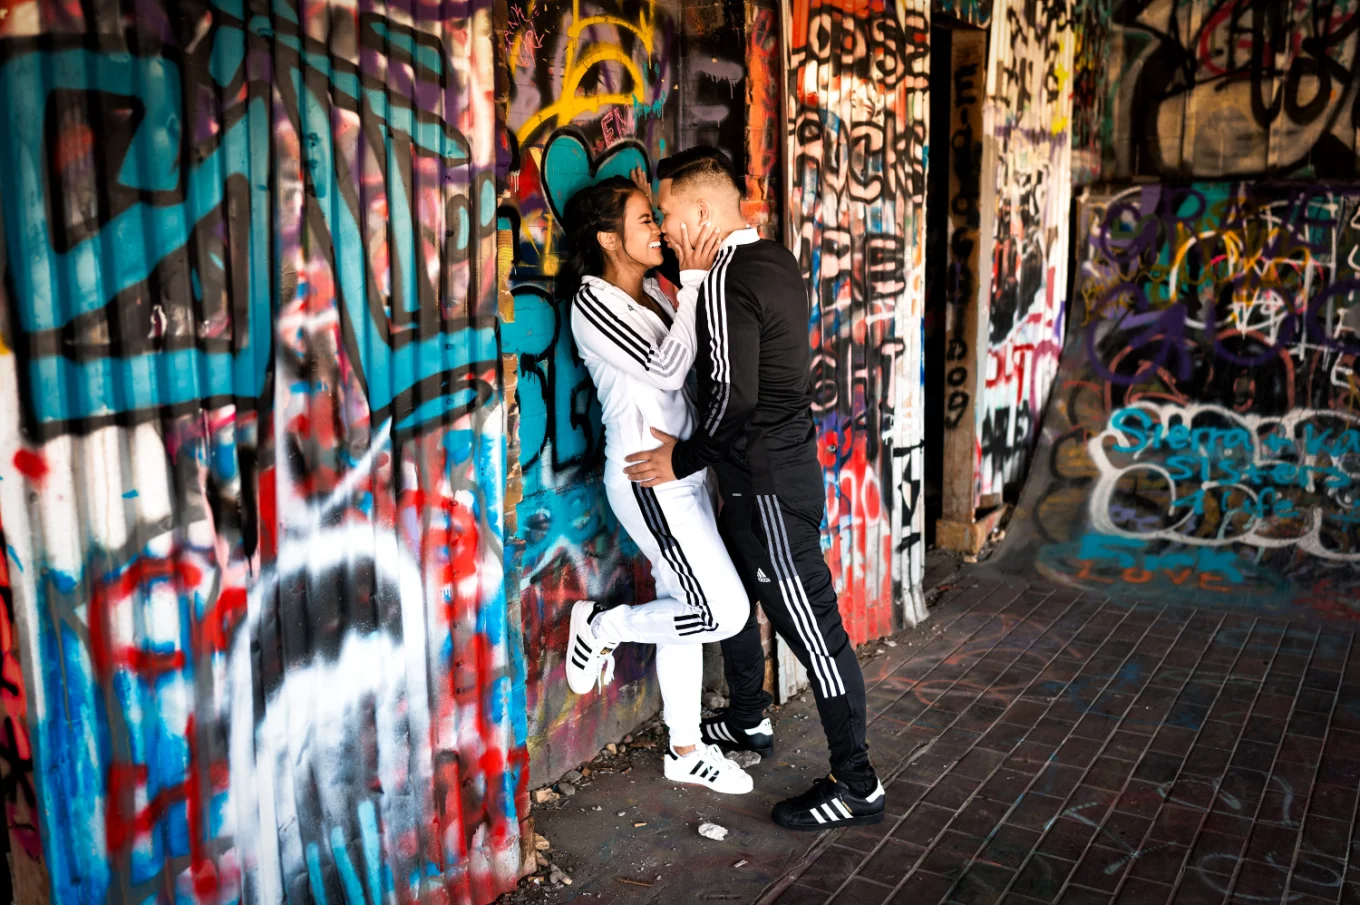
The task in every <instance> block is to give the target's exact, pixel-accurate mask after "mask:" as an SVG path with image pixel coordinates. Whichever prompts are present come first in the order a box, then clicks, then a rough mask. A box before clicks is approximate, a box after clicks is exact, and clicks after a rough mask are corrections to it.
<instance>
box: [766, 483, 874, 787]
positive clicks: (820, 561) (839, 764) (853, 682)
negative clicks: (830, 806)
mask: <svg viewBox="0 0 1360 905" xmlns="http://www.w3.org/2000/svg"><path fill="white" fill-rule="evenodd" d="M756 507H757V510H758V515H757V519H756V525H757V526H758V529H759V531H760V539H761V541H762V546H763V548H764V552H765V554H766V555H767V556H768V561H769V568H770V569H771V570H772V571H771V572H770V573H767V574H768V576H769V578H770V579H771V582H770V583H769V584H763V585H760V590H761V601H762V603H763V604H764V605H765V613H766V615H767V616H768V617H769V618H770V621H771V622H773V623H774V625H775V628H776V629H777V630H778V631H779V633H780V634H781V635H782V636H784V639H785V641H787V642H788V643H789V646H790V647H791V648H792V649H793V651H794V653H795V655H797V656H798V659H799V660H800V661H801V662H802V664H803V666H804V667H805V668H806V669H807V671H808V675H809V677H810V678H811V681H812V692H813V696H814V697H815V699H816V701H817V712H818V714H819V715H820V716H821V719H822V729H823V731H825V733H826V740H827V745H828V747H829V748H830V751H831V771H832V773H833V775H834V776H835V777H836V778H837V779H838V780H840V781H841V782H843V783H845V784H846V786H848V787H849V789H850V791H851V792H852V793H853V794H855V795H859V796H866V795H870V794H872V793H873V792H874V790H875V789H876V788H877V786H878V778H877V776H876V775H875V773H874V768H873V766H872V764H870V762H869V746H868V743H867V742H866V741H865V723H866V710H867V707H866V702H865V698H864V675H863V673H861V672H860V668H859V661H858V660H857V659H856V658H855V650H854V647H853V646H852V645H851V644H850V637H849V636H848V635H847V634H846V632H845V627H844V626H843V625H842V624H841V615H840V609H839V608H838V606H837V597H836V589H835V585H834V584H833V583H832V580H831V570H830V569H828V568H827V566H826V560H825V559H824V558H823V556H822V545H821V512H820V511H814V508H815V507H802V506H793V505H789V504H787V503H785V502H783V501H781V500H780V499H779V497H777V496H774V495H762V496H758V497H757V498H756ZM767 589H777V591H774V592H773V593H772V591H771V590H767ZM776 596H777V600H775V599H772V597H776ZM776 612H778V616H776Z"/></svg>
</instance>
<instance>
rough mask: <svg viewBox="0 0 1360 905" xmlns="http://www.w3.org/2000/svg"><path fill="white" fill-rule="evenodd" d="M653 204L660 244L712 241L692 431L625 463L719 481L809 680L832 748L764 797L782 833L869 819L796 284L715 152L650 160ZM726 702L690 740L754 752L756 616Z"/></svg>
mask: <svg viewBox="0 0 1360 905" xmlns="http://www.w3.org/2000/svg"><path fill="white" fill-rule="evenodd" d="M657 176H658V178H659V179H660V186H659V193H658V196H657V202H658V206H659V208H660V210H661V214H662V216H663V220H662V224H661V229H662V232H663V233H664V234H665V236H666V241H667V242H668V243H670V244H671V245H672V246H673V247H675V248H679V247H681V245H682V243H684V242H687V241H692V240H693V239H694V237H697V236H698V235H699V233H700V230H701V229H702V227H703V226H704V224H705V223H707V224H710V225H711V226H713V227H715V228H717V229H718V231H719V234H720V235H722V236H723V237H724V238H723V242H722V245H721V250H720V251H719V253H718V257H717V260H716V261H715V262H714V265H713V268H712V270H710V271H709V274H708V277H707V279H706V280H705V281H704V283H703V285H702V288H701V289H700V295H699V301H698V312H697V317H696V323H695V327H696V332H697V339H698V344H699V351H698V355H697V357H696V359H695V369H696V371H697V372H698V404H697V425H696V426H695V429H694V432H693V434H692V436H691V437H690V438H689V439H688V440H684V441H680V442H677V441H676V439H675V438H674V437H670V436H668V435H666V434H663V433H661V432H660V431H655V430H654V431H653V433H655V434H656V436H657V438H658V439H659V440H661V441H662V445H661V446H660V447H658V448H657V449H654V450H650V451H647V452H641V453H636V454H634V455H632V456H629V457H628V461H629V462H630V463H632V464H631V465H630V466H629V467H628V468H627V469H626V473H627V474H628V475H629V476H630V477H631V478H632V479H633V480H634V481H638V482H640V483H641V484H642V485H643V486H646V487H652V486H655V485H656V484H662V483H665V482H667V481H674V480H676V479H678V478H683V477H685V476H686V475H690V474H693V473H694V472H696V471H698V470H699V469H701V468H704V467H709V468H712V469H713V470H714V472H715V473H716V474H717V477H718V486H719V489H720V492H721V494H722V500H723V508H722V512H721V514H720V516H719V528H720V530H721V532H722V534H723V539H724V540H725V541H726V543H727V546H728V549H729V550H730V552H731V554H732V559H733V561H734V562H735V564H736V566H737V571H738V572H739V573H741V577H742V581H743V582H744V583H745V585H746V588H747V590H748V592H749V593H750V594H751V596H752V597H754V598H756V599H758V600H759V601H760V603H761V606H762V607H764V609H765V613H766V615H767V617H768V618H769V620H770V622H771V623H772V624H773V625H774V627H775V630H776V631H778V632H779V634H780V635H781V636H782V637H783V638H784V640H785V641H786V642H787V643H788V644H789V646H790V647H791V648H792V649H793V651H794V653H795V654H796V655H797V657H798V659H799V660H800V661H801V662H802V664H803V666H804V667H806V668H807V671H808V674H809V675H810V676H811V678H812V690H813V694H814V695H815V697H816V700H817V710H818V713H819V714H820V716H821V719H822V728H823V729H824V730H825V732H826V738H827V743H828V745H829V747H830V749H831V775H830V776H828V777H827V778H825V779H821V780H818V781H817V782H816V783H815V784H814V785H813V787H812V788H811V789H809V790H808V791H807V792H805V793H804V794H802V795H799V796H797V797H795V798H790V799H788V800H786V801H782V802H780V803H779V804H777V805H776V806H775V808H774V811H773V813H772V815H771V816H772V817H773V819H774V821H775V822H776V823H778V824H779V825H780V826H783V827H787V828H789V829H800V830H821V829H832V828H836V827H840V826H853V825H860V824H868V823H877V822H879V821H881V820H882V819H883V812H884V810H883V809H884V792H883V786H882V784H881V783H880V782H879V781H878V777H877V775H876V774H875V773H874V768H873V766H872V764H870V762H869V752H868V745H867V744H866V742H865V738H864V731H865V709H866V708H865V698H864V677H863V675H862V674H861V673H860V669H859V662H858V661H857V660H856V659H855V652H854V649H853V648H852V647H851V644H850V639H849V637H848V636H847V635H846V633H845V628H844V626H842V624H841V617H840V611H839V609H838V608H837V605H836V590H835V587H834V586H833V584H832V581H831V571H830V570H829V569H828V568H827V566H826V561H825V560H824V559H823V558H822V546H821V536H820V529H821V523H822V518H823V515H824V512H825V506H826V498H825V495H824V490H823V487H822V472H821V466H820V464H819V463H818V461H817V446H816V434H815V431H814V429H813V425H812V416H811V403H812V392H811V381H810V368H809V359H810V351H809V349H808V341H807V323H808V315H809V302H808V294H807V287H806V286H805V285H804V283H803V278H802V276H801V274H800V273H799V270H798V262H797V261H796V260H795V259H794V257H793V255H792V254H790V253H789V251H788V250H787V249H786V248H784V247H783V246H782V245H778V244H776V243H774V242H768V241H765V240H763V239H761V238H760V236H759V234H758V233H757V232H756V231H755V230H754V229H751V228H749V227H748V226H747V225H746V222H745V220H744V218H743V216H742V213H741V190H740V188H739V187H738V185H737V182H736V180H735V178H734V177H733V176H732V173H731V170H729V169H728V167H727V166H726V163H725V162H724V160H723V159H722V158H721V157H720V156H718V154H717V152H715V151H713V150H712V149H707V148H696V149H692V150H689V151H684V152H682V153H680V154H677V155H675V156H673V157H670V158H668V159H667V160H665V161H662V163H661V165H660V167H658V170H657ZM722 650H723V658H724V660H725V664H724V667H725V672H726V676H727V685H728V690H729V692H730V694H731V704H730V706H729V707H728V708H727V710H726V711H725V712H724V713H721V714H719V715H718V716H716V717H713V718H711V719H709V720H706V721H705V722H704V724H703V726H702V732H703V735H704V738H705V741H708V742H712V743H716V744H719V745H722V746H724V747H725V748H727V749H729V750H731V749H733V748H746V749H750V750H754V751H759V752H761V753H765V754H768V753H769V752H770V751H771V750H772V748H773V744H774V737H773V732H772V730H771V728H770V724H769V721H768V720H765V718H764V711H765V708H766V707H767V706H769V704H770V696H769V695H768V694H766V693H765V691H764V688H763V685H764V677H765V663H764V653H763V651H762V650H761V644H760V631H759V628H758V626H757V623H756V617H755V610H754V609H752V613H751V618H750V619H749V620H748V622H747V624H746V626H745V627H744V628H743V629H742V630H741V632H739V633H738V634H737V635H736V636H734V637H732V638H730V639H728V640H726V641H724V642H722Z"/></svg>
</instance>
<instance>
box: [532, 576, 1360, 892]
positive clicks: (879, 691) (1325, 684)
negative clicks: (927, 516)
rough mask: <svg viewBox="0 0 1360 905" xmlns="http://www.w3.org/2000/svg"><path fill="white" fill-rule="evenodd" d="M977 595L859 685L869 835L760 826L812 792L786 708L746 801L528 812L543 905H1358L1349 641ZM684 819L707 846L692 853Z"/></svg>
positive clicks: (1009, 586)
mask: <svg viewBox="0 0 1360 905" xmlns="http://www.w3.org/2000/svg"><path fill="white" fill-rule="evenodd" d="M978 576H979V577H977V578H976V579H975V581H976V583H975V584H973V585H972V586H971V587H967V588H962V589H956V590H954V591H951V592H949V593H948V594H946V596H945V597H944V599H942V601H941V602H940V604H939V605H937V607H935V608H934V609H933V610H932V617H931V619H930V620H929V621H928V622H927V623H926V624H925V625H924V626H921V627H919V628H918V629H916V630H914V631H912V632H910V633H907V634H906V635H904V636H903V637H902V638H900V639H898V646H897V647H895V648H888V649H885V650H884V652H883V654H882V655H880V656H878V657H877V658H875V659H873V660H871V661H870V662H869V663H868V664H866V678H867V679H868V681H869V685H870V691H869V710H870V714H871V723H870V729H869V736H870V742H871V745H872V746H873V753H874V757H875V762H876V764H877V765H878V767H879V769H880V771H881V773H883V775H884V777H885V779H886V780H887V781H888V783H887V784H888V800H889V811H890V816H889V819H888V820H886V821H885V822H884V823H883V824H881V825H879V826H877V827H872V828H868V829H860V830H841V831H836V832H831V833H824V834H821V835H820V836H815V837H808V836H803V835H796V834H789V833H780V832H779V831H777V830H775V829H774V828H773V827H772V826H771V825H770V824H768V822H766V820H765V814H767V813H768V807H769V805H770V804H771V803H773V801H774V800H777V798H779V797H781V796H782V795H783V794H786V792H787V791H792V790H801V788H802V787H804V786H806V784H807V781H808V780H809V779H810V778H812V777H813V776H815V775H817V773H818V772H819V771H821V770H823V769H825V768H824V766H823V757H824V755H823V754H822V751H823V747H822V743H821V741H820V727H819V725H818V724H817V722H816V717H815V712H814V711H813V709H812V705H811V703H810V702H805V703H802V704H791V705H789V706H788V707H786V708H784V711H783V712H782V713H781V720H780V724H779V726H778V728H777V733H778V735H777V738H778V741H779V744H780V748H779V749H778V751H779V753H778V756H777V757H776V758H774V761H775V763H767V764H762V765H760V766H758V767H756V768H754V769H753V771H752V772H753V774H754V775H755V776H756V782H757V791H756V793H754V794H753V795H751V796H744V797H743V798H741V799H726V800H719V797H718V796H707V795H700V796H695V795H693V794H692V793H680V792H677V791H676V790H675V788H674V787H671V786H669V785H668V784H666V783H664V782H663V781H661V780H660V779H659V778H658V777H656V776H654V775H653V772H659V766H660V765H659V763H658V764H657V765H656V771H652V770H651V768H650V767H648V768H646V770H645V771H644V769H642V768H639V769H637V770H635V771H634V773H633V774H630V777H631V778H629V777H623V776H613V777H602V778H601V779H600V780H598V781H596V782H594V783H593V784H592V785H591V787H588V788H586V789H584V790H582V792H581V793H580V794H578V795H577V796H575V797H574V798H572V799H570V800H569V806H564V807H559V808H558V809H556V810H544V811H543V812H542V813H541V816H540V817H539V823H540V827H541V829H542V830H543V831H544V832H546V833H547V834H548V835H549V838H550V839H552V840H553V842H554V845H555V846H560V847H561V851H562V857H563V858H564V859H565V861H566V862H568V866H569V867H570V868H573V869H574V870H575V871H576V873H575V874H574V876H575V877H576V879H577V883H575V884H574V885H573V886H572V887H568V888H565V889H561V890H557V891H556V892H553V893H550V894H547V898H549V899H556V900H561V901H568V900H580V901H592V902H598V901H608V902H639V903H640V902H678V901H687V902H688V901H707V900H725V901H736V902H755V903H760V905H769V903H775V902H777V903H780V905H805V903H831V902H834V903H837V905H851V903H854V905H860V903H907V905H937V903H958V905H983V903H1006V905H1033V903H1052V902H1060V903H1063V905H1104V903H1111V902H1117V903H1120V905H1132V903H1137V905H1145V903H1146V905H1162V903H1172V902H1174V903H1193V905H1216V903H1224V902H1231V903H1233V905H1260V903H1267V902H1272V903H1286V902H1287V903H1296V905H1317V903H1323V902H1328V903H1337V902H1343V903H1351V902H1354V903H1360V872H1357V870H1356V869H1355V868H1352V867H1351V866H1350V851H1351V847H1350V841H1351V831H1352V827H1353V825H1354V823H1355V817H1356V797H1357V787H1360V651H1357V652H1356V654H1355V655H1353V654H1352V647H1353V635H1352V632H1351V630H1350V629H1349V627H1344V626H1343V627H1341V628H1338V627H1337V626H1336V625H1335V624H1332V625H1320V624H1316V623H1312V624H1310V623H1303V622H1298V623H1288V622H1284V621H1281V620H1279V619H1265V618H1257V617H1255V616H1253V615H1251V614H1249V613H1248V614H1241V613H1229V612H1219V611H1207V610H1197V609H1192V608H1185V607H1176V608H1170V607H1162V606H1149V605H1141V606H1130V605H1127V604H1118V603H1111V602H1106V601H1103V600H1102V599H1101V598H1100V597H1098V596H1094V595H1082V594H1080V593H1078V592H1074V591H1070V590H1053V589H1051V588H1046V587H1038V586H1025V585H1024V584H1022V583H1016V582H1014V581H1013V580H1007V581H1000V580H996V579H990V578H988V577H987V573H985V572H981V573H978ZM625 783H626V784H625ZM700 799H702V800H700ZM620 802H623V803H626V804H627V808H626V809H625V808H620V807H618V805H619V804H620ZM601 805H602V806H603V808H607V809H612V812H611V811H609V810H602V812H593V811H592V810H591V809H592V808H593V807H600V806H601ZM620 809H624V810H626V811H627V814H628V815H629V818H628V819H627V820H622V821H620V820H617V819H615V820H613V824H615V825H614V826H613V827H612V828H611V827H608V826H604V825H601V826H600V827H592V825H591V820H592V819H594V820H595V821H596V822H599V820H600V818H599V817H598V816H596V817H594V818H592V814H596V815H598V814H600V813H603V814H604V815H605V816H606V817H608V818H611V819H612V818H614V817H615V813H616V812H617V811H618V810H620ZM578 811H579V813H577V812H578ZM701 811H702V812H703V813H702V814H700V813H699V812H701ZM632 815H637V816H636V819H635V821H634V819H633V816H632ZM701 817H702V818H703V819H712V820H714V821H715V822H719V823H723V824H724V825H727V826H729V828H731V829H732V830H733V836H732V837H729V840H728V841H726V842H724V843H712V842H710V841H708V840H704V839H700V838H699V837H698V836H697V833H696V832H695V828H696V827H697V822H698V819H700V818H701ZM632 822H639V823H644V822H645V823H647V824H648V826H647V827H637V828H633V827H631V823H632ZM648 834H653V835H648ZM592 838H593V839H594V840H595V841H593V842H592V841H591V839H592ZM601 839H604V840H607V841H606V842H604V843H601V842H600V840H601ZM601 844H603V846H604V847H603V848H601V847H600V846H601ZM556 856H557V851H556V850H555V851H554V857H556ZM738 863H741V866H740V867H737V866H736V865H737V864H738ZM630 871H631V873H630ZM641 883H646V884H650V885H647V886H642V885H634V884H641Z"/></svg>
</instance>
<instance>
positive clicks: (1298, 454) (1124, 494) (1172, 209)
mask: <svg viewBox="0 0 1360 905" xmlns="http://www.w3.org/2000/svg"><path fill="white" fill-rule="evenodd" d="M1081 223H1082V224H1083V227H1084V228H1085V233H1086V235H1085V238H1084V240H1083V241H1082V244H1081V246H1080V247H1081V253H1080V257H1079V259H1078V260H1079V270H1078V273H1077V280H1076V286H1077V297H1076V299H1075V301H1074V312H1073V315H1074V317H1073V325H1072V329H1071V330H1070V332H1069V339H1068V344H1067V351H1066V353H1065V355H1064V364H1063V370H1062V373H1061V375H1060V377H1059V381H1060V382H1059V387H1058V389H1057V390H1056V391H1055V399H1054V405H1053V407H1052V408H1051V409H1050V414H1049V417H1048V419H1047V422H1046V425H1047V426H1046V436H1045V442H1044V445H1043V447H1042V448H1041V449H1040V451H1039V453H1038V456H1037V459H1036V464H1035V471H1034V474H1033V475H1032V477H1031V481H1030V483H1029V485H1028V487H1027V490H1026V494H1025V498H1024V500H1023V502H1022V506H1021V511H1020V513H1019V515H1018V516H1017V521H1019V520H1022V519H1023V520H1025V521H1027V522H1029V523H1030V524H1031V525H1032V530H1028V531H1027V536H1026V537H1025V538H1024V542H1023V543H1021V544H1017V545H1013V546H1012V547H1010V548H1009V549H1008V551H1006V552H1007V560H1008V562H1009V563H1010V564H1012V565H1014V566H1017V567H1018V566H1022V565H1024V564H1025V562H1026V561H1027V562H1028V564H1029V567H1032V566H1033V564H1034V563H1035V562H1037V563H1038V565H1039V568H1040V570H1041V571H1042V572H1043V573H1044V574H1046V575H1048V576H1050V577H1052V578H1054V579H1057V580H1060V581H1063V582H1067V583H1071V584H1076V585H1079V586H1082V587H1087V588H1092V589H1099V590H1101V592H1102V593H1111V594H1126V595H1136V596H1144V597H1154V596H1155V597H1156V598H1157V599H1161V600H1169V599H1177V598H1179V599H1185V600H1188V601H1191V600H1192V601H1193V602H1195V603H1196V604H1198V605H1209V604H1212V603H1214V602H1219V603H1221V604H1223V605H1233V606H1243V605H1249V606H1253V607H1261V608H1268V609H1279V610H1286V609H1288V610H1290V611H1291V612H1293V611H1296V610H1299V609H1305V608H1306V609H1311V610H1312V611H1314V612H1317V613H1321V614H1323V615H1325V616H1335V617H1342V618H1347V619H1349V618H1354V612H1355V607H1356V601H1357V600H1360V569H1357V568H1356V563H1357V561H1358V560H1360V527H1357V526H1360V503H1358V502H1357V501H1358V500H1360V386H1357V383H1356V376H1355V373H1354V371H1355V359H1356V357H1357V355H1358V354H1360V339H1358V338H1357V333H1358V332H1360V319H1357V312H1360V307H1357V293H1358V292H1360V274H1357V271H1356V266H1355V262H1354V253H1353V250H1354V248H1355V247H1356V245H1357V243H1358V242H1360V232H1358V231H1360V189H1356V188H1353V187H1329V186H1325V185H1323V186H1315V185H1314V186H1289V185H1286V184H1274V185H1268V184H1250V183H1197V184H1194V185H1191V186H1187V187H1183V188H1165V187H1157V186H1148V187H1143V188H1130V189H1127V190H1124V191H1121V192H1118V193H1117V194H1114V195H1111V196H1108V197H1103V198H1099V199H1097V200H1094V201H1091V202H1090V203H1088V204H1086V205H1084V206H1083V209H1082V214H1081ZM1012 524H1013V525H1014V524H1015V522H1013V523H1012ZM1014 533H1015V532H1014V530H1013V531H1012V534H1014Z"/></svg>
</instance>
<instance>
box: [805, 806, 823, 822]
mask: <svg viewBox="0 0 1360 905" xmlns="http://www.w3.org/2000/svg"><path fill="white" fill-rule="evenodd" d="M808 813H809V814H811V815H812V817H813V819H814V820H816V821H817V822H818V823H826V818H825V817H823V816H822V815H821V814H819V813H818V812H817V809H816V808H813V809H812V810H810V811H808Z"/></svg>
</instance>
